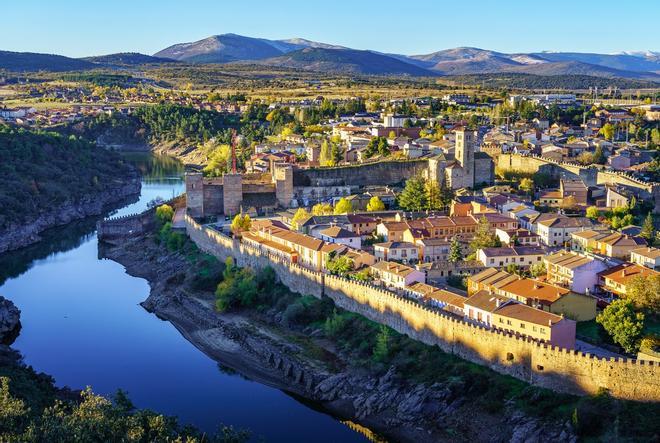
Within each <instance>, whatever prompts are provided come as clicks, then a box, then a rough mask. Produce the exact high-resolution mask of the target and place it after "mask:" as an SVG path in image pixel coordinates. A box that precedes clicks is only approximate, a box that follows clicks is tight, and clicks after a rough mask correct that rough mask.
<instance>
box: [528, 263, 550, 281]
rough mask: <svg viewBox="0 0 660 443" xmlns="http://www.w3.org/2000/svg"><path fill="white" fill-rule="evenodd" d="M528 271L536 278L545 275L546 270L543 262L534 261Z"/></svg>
mask: <svg viewBox="0 0 660 443" xmlns="http://www.w3.org/2000/svg"><path fill="white" fill-rule="evenodd" d="M529 273H530V275H531V276H532V277H534V278H536V277H541V276H544V275H547V273H548V270H547V269H546V267H545V263H544V262H540V263H534V264H533V265H531V266H530V267H529Z"/></svg>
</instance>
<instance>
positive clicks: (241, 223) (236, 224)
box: [231, 214, 252, 234]
mask: <svg viewBox="0 0 660 443" xmlns="http://www.w3.org/2000/svg"><path fill="white" fill-rule="evenodd" d="M251 227H252V219H251V218H250V216H249V215H248V214H236V216H235V217H234V219H233V220H232V221H231V232H233V233H234V234H239V233H241V232H244V231H249V230H250V228H251Z"/></svg>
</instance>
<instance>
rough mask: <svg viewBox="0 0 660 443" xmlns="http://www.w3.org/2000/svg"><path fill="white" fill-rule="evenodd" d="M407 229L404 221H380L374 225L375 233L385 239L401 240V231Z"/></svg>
mask: <svg viewBox="0 0 660 443" xmlns="http://www.w3.org/2000/svg"><path fill="white" fill-rule="evenodd" d="M406 230H408V224H407V223H406V222H381V223H379V224H378V225H377V226H376V234H377V235H379V236H381V237H383V240H385V241H388V242H389V241H403V233H404V232H405V231H406Z"/></svg>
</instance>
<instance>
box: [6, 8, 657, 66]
mask: <svg viewBox="0 0 660 443" xmlns="http://www.w3.org/2000/svg"><path fill="white" fill-rule="evenodd" d="M658 17H660V1H659V0H628V1H625V2H621V1H618V0H617V1H611V0H571V1H566V0H553V1H550V2H544V1H535V2H528V1H524V0H520V1H505V0H492V1H486V0H462V1H456V0H453V1H444V0H436V1H432V0H417V1H410V2H408V1H401V0H396V1H394V0H378V1H372V0H362V1H360V0H352V1H345V0H331V1H323V2H321V1H314V0H307V1H304V0H269V1H262V0H252V1H250V0H232V1H219V0H216V1H211V0H180V1H174V0H159V1H156V0H130V1H127V0H84V1H83V0H68V1H66V0H64V1H62V0H61V1H57V0H21V1H10V2H3V4H2V6H0V29H1V30H2V35H3V38H2V39H0V49H3V50H10V51H30V52H46V53H56V54H63V55H68V56H72V57H81V56H86V55H98V54H107V53H113V52H126V51H137V52H143V53H147V54H152V53H154V52H156V51H158V50H160V49H163V48H165V47H167V46H169V45H172V44H174V43H180V42H187V41H195V40H199V39H202V38H204V37H207V36H209V35H214V34H223V33H228V32H233V33H236V34H242V35H248V36H251V37H264V38H291V37H303V38H307V39H310V40H317V41H323V42H326V43H334V44H339V45H344V46H349V47H352V48H357V49H374V50H378V51H384V52H396V53H402V54H423V53H429V52H433V51H437V50H440V49H447V48H452V47H457V46H475V47H480V48H486V49H493V50H497V51H502V52H529V51H542V50H551V51H576V52H603V53H613V52H618V51H623V50H654V51H660V34H659V33H658Z"/></svg>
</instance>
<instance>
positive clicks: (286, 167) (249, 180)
mask: <svg viewBox="0 0 660 443" xmlns="http://www.w3.org/2000/svg"><path fill="white" fill-rule="evenodd" d="M476 147H477V134H476V132H475V131H469V130H466V129H459V130H457V131H456V146H455V155H454V156H453V158H451V156H444V155H437V156H434V157H429V158H422V159H413V160H386V161H381V162H378V163H367V164H360V165H348V166H337V167H331V168H310V169H301V168H296V167H295V166H293V165H291V164H287V163H274V164H273V165H272V168H271V172H270V173H251V174H240V173H234V172H231V173H227V174H224V175H223V176H222V177H215V178H205V177H203V175H202V174H201V173H199V172H192V173H187V174H186V199H187V207H188V213H189V214H190V215H191V216H192V217H206V216H217V215H221V214H224V215H226V216H232V215H235V214H237V213H239V212H240V211H241V210H243V211H250V210H255V211H256V212H258V213H262V214H263V213H266V214H268V213H272V212H273V211H274V210H275V209H277V208H291V207H297V206H299V205H301V204H306V203H308V202H315V201H327V200H329V199H332V198H334V197H342V196H347V195H350V194H351V193H354V192H359V191H360V189H361V188H363V187H365V186H381V185H383V184H387V185H395V184H398V185H401V186H403V185H404V184H405V181H406V180H408V179H409V178H411V177H414V176H422V177H424V178H426V179H429V180H435V181H437V182H438V183H440V184H442V183H444V184H445V185H446V186H447V187H449V188H451V189H460V188H474V187H475V186H480V185H489V184H492V183H493V180H494V168H493V160H492V158H491V157H490V156H488V155H487V154H485V153H483V152H477V151H476Z"/></svg>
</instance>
